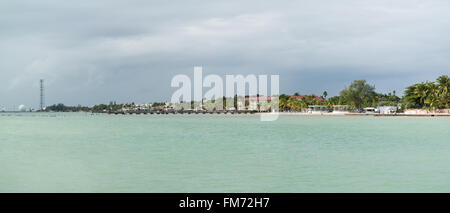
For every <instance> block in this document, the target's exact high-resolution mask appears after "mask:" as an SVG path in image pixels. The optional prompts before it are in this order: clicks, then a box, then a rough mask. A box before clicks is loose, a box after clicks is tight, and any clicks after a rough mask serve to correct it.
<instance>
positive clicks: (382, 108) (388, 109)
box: [377, 106, 397, 114]
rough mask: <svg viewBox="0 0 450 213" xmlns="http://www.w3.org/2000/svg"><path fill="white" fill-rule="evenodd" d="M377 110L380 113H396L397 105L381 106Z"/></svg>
mask: <svg viewBox="0 0 450 213" xmlns="http://www.w3.org/2000/svg"><path fill="white" fill-rule="evenodd" d="M377 110H378V112H379V113H380V114H395V113H396V112H397V107H396V106H379V107H377Z"/></svg>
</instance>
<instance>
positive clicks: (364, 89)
mask: <svg viewBox="0 0 450 213" xmlns="http://www.w3.org/2000/svg"><path fill="white" fill-rule="evenodd" d="M449 81H450V80H449V77H448V76H447V75H442V76H440V77H438V78H437V80H436V81H435V82H421V83H417V84H414V85H411V86H409V87H407V88H406V90H405V92H404V96H403V97H402V98H400V97H398V96H397V94H396V92H395V90H394V91H393V92H390V93H387V94H383V93H377V92H376V91H375V86H374V85H369V84H367V82H366V81H365V80H355V81H353V82H352V83H351V84H350V85H349V86H347V87H345V88H344V89H343V90H342V91H341V92H340V93H339V95H338V96H333V97H329V98H328V99H327V96H328V93H327V91H324V92H323V93H322V95H321V96H316V95H314V94H310V95H303V96H301V95H300V94H299V93H295V94H293V95H287V94H281V95H280V96H279V106H280V111H302V110H306V109H308V107H309V106H311V105H322V106H326V107H328V108H333V107H334V106H338V105H348V106H351V108H353V109H355V110H357V111H361V110H362V109H363V108H365V107H377V106H401V107H402V109H429V110H435V109H444V108H445V109H448V108H449V84H450V83H449ZM246 97H248V96H246ZM227 99H228V101H233V102H234V106H235V108H237V99H238V98H237V96H234V97H232V98H225V97H223V104H224V105H226V102H227ZM211 102H212V103H214V102H215V101H214V100H213V101H211ZM191 104H192V105H193V104H194V103H193V102H192V103H191ZM245 105H246V106H248V105H249V103H248V101H246V102H245ZM165 107H166V104H165V103H153V104H151V105H136V104H134V103H131V104H128V103H126V104H116V103H115V102H110V103H109V104H99V105H95V106H93V107H83V106H76V107H73V106H65V105H64V104H57V105H52V106H49V107H47V108H46V111H55V112H77V111H91V112H105V111H112V112H114V111H121V110H123V109H133V110H162V109H164V108H165Z"/></svg>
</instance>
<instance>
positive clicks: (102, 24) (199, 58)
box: [0, 0, 450, 108]
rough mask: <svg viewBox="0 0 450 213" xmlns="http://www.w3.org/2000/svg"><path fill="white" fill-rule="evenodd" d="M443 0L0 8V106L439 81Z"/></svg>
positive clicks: (449, 49)
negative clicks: (259, 79) (198, 89)
mask: <svg viewBox="0 0 450 213" xmlns="http://www.w3.org/2000/svg"><path fill="white" fill-rule="evenodd" d="M448 11H450V3H448V2H447V1H437V0H433V1H418V0H401V1H395V2H392V1H387V0H381V1H380V0H376V1H375V0H373V1H356V0H354V1H348V0H342V1H312V0H311V1H295V2H293V1H276V2H275V1H274V2H272V3H267V2H266V3H262V2H260V1H256V0H254V1H245V3H244V2H242V1H200V0H196V1H170V2H169V1H106V0H102V1H99V0H97V1H94V2H92V1H76V2H61V1H49V0H47V1H46V0H41V1H13V2H10V1H9V2H7V1H0V14H2V15H1V16H0V29H2V30H0V47H1V48H0V58H1V60H0V72H1V78H0V107H2V106H4V107H9V108H12V107H13V106H17V105H19V104H25V105H27V106H31V107H37V106H38V100H39V98H38V81H39V79H40V78H44V79H45V80H46V88H47V92H46V96H47V103H48V104H53V103H58V102H63V103H66V104H83V105H91V104H96V103H107V102H109V101H112V100H115V101H118V102H131V101H134V102H151V101H164V100H169V99H170V96H171V94H172V92H173V91H174V89H173V88H170V80H171V78H172V77H173V76H174V75H175V74H180V73H186V74H189V75H192V73H193V66H194V65H203V66H204V69H205V71H204V72H205V74H212V73H214V74H219V75H225V74H241V73H242V74H280V81H281V82H280V83H281V92H286V93H291V92H296V91H299V92H301V93H316V94H321V93H322V92H323V90H328V92H329V94H330V95H336V94H337V93H338V92H339V90H340V89H341V88H343V87H344V85H346V84H348V83H350V82H351V81H352V80H354V79H367V80H368V81H369V82H370V83H372V84H375V85H376V87H377V88H378V90H379V91H382V92H387V91H392V90H396V91H397V92H398V93H399V92H401V91H403V89H404V87H405V86H407V85H409V84H411V83H414V82H417V81H425V80H434V79H435V78H436V77H437V76H438V75H440V74H448V73H449V71H448V70H449V67H450V60H449V59H450V42H449V39H448V35H449V34H450V17H449V15H448Z"/></svg>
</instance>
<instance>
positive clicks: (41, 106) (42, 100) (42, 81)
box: [39, 79, 45, 111]
mask: <svg viewBox="0 0 450 213" xmlns="http://www.w3.org/2000/svg"><path fill="white" fill-rule="evenodd" d="M40 83H41V103H40V105H39V107H40V110H41V111H43V110H44V108H45V100H44V79H41V80H40Z"/></svg>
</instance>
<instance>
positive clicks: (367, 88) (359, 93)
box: [340, 80, 375, 111]
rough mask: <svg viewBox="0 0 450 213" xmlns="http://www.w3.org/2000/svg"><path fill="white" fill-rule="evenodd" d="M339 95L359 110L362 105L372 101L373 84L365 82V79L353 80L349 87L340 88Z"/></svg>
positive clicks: (373, 95) (373, 96)
mask: <svg viewBox="0 0 450 213" xmlns="http://www.w3.org/2000/svg"><path fill="white" fill-rule="evenodd" d="M340 95H341V96H342V97H343V98H344V99H345V100H347V101H348V102H349V103H351V104H352V105H353V106H355V108H356V109H358V110H359V111H361V110H362V108H363V107H364V106H368V105H370V104H371V103H373V100H374V98H375V86H371V85H369V84H367V83H366V81H365V80H355V81H353V82H352V83H351V84H350V86H349V87H346V88H345V89H344V90H342V91H341V93H340Z"/></svg>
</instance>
